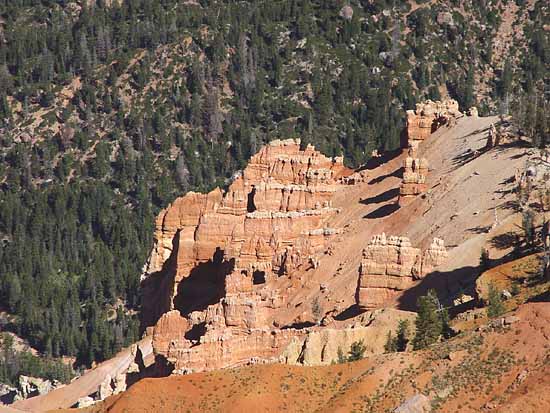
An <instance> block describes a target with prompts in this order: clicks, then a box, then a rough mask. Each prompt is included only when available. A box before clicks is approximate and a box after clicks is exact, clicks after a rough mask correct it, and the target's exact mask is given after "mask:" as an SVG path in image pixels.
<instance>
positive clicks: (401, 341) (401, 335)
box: [395, 320, 409, 352]
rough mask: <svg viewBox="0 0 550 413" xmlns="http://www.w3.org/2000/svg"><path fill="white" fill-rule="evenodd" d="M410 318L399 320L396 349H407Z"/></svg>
mask: <svg viewBox="0 0 550 413" xmlns="http://www.w3.org/2000/svg"><path fill="white" fill-rule="evenodd" d="M408 335H409V320H399V324H398V326H397V337H395V351H400V352H401V351H405V350H406V349H407V344H408V343H409V337H408Z"/></svg>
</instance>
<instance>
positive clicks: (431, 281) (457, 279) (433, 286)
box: [398, 251, 529, 315]
mask: <svg viewBox="0 0 550 413" xmlns="http://www.w3.org/2000/svg"><path fill="white" fill-rule="evenodd" d="M525 255H529V253H527V252H524V253H518V252H517V251H512V252H510V253H509V254H506V255H505V256H503V257H501V258H498V259H489V260H488V262H487V263H486V267H485V268H482V267H481V266H479V265H478V266H475V267H474V266H464V267H461V268H457V269H454V270H450V271H434V272H432V273H430V274H428V275H426V276H425V277H424V278H423V279H422V280H420V282H419V283H418V284H417V285H415V286H414V287H412V288H409V289H408V290H406V291H404V292H403V294H402V295H401V296H400V297H399V299H398V308H399V309H400V310H406V311H417V310H416V300H417V299H418V297H421V296H423V295H426V294H427V293H428V290H435V291H436V293H437V296H438V297H439V299H440V302H441V304H442V305H443V306H444V307H452V304H453V303H452V299H453V298H454V297H456V296H457V295H458V293H459V292H460V291H466V290H472V291H474V294H475V288H472V287H473V286H475V282H476V280H477V279H478V278H479V276H480V275H481V274H482V273H484V272H485V271H487V270H489V269H491V268H494V267H496V266H499V265H502V264H505V263H507V262H510V261H513V260H516V259H519V258H522V257H523V256H525ZM478 302H479V297H477V296H475V297H474V302H473V303H470V304H469V305H468V306H465V308H469V307H470V306H474V305H477V303H478ZM458 312H459V311H456V309H453V311H452V314H455V315H456V314H458Z"/></svg>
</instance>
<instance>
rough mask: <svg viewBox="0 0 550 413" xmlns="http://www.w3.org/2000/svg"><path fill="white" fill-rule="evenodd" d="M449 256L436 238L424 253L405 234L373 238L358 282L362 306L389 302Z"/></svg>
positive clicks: (441, 241) (382, 305)
mask: <svg viewBox="0 0 550 413" xmlns="http://www.w3.org/2000/svg"><path fill="white" fill-rule="evenodd" d="M446 258H447V250H446V249H445V244H444V242H443V240H441V239H438V238H434V240H433V242H432V244H431V245H430V247H429V248H428V249H427V250H426V251H424V252H423V253H422V251H421V250H420V248H414V247H412V245H411V242H410V241H409V239H408V238H406V237H396V236H390V237H386V234H384V233H382V234H381V235H378V236H375V237H373V239H372V240H371V242H370V243H369V245H368V246H367V248H365V249H364V250H363V260H362V262H361V267H360V270H359V274H360V276H359V282H358V284H357V293H356V299H357V304H358V305H359V306H360V307H362V308H380V307H384V306H386V305H388V304H389V303H390V302H391V301H392V300H393V299H395V297H396V296H397V295H398V294H399V293H400V292H402V291H405V290H406V289H408V288H410V287H412V286H413V284H414V281H415V280H419V279H421V278H423V277H424V276H425V275H426V274H428V273H430V272H431V271H433V269H434V268H435V267H437V266H438V265H441V264H442V263H443V262H444V261H445V259H446Z"/></svg>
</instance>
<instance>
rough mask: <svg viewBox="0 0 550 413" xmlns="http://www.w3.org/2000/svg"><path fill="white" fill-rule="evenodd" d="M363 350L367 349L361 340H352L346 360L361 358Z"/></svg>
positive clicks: (363, 353)
mask: <svg viewBox="0 0 550 413" xmlns="http://www.w3.org/2000/svg"><path fill="white" fill-rule="evenodd" d="M365 351H367V347H366V346H365V343H363V340H359V341H354V342H353V343H352V344H351V347H350V350H349V355H348V361H357V360H361V359H362V358H363V357H364V355H365Z"/></svg>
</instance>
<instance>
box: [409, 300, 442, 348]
mask: <svg viewBox="0 0 550 413" xmlns="http://www.w3.org/2000/svg"><path fill="white" fill-rule="evenodd" d="M416 305H417V307H418V313H417V316H416V322H415V324H416V334H415V336H414V339H413V348H414V349H415V350H418V349H422V348H425V347H427V346H429V345H430V344H433V343H435V342H436V341H437V340H438V339H439V336H441V333H442V331H443V323H442V322H441V318H440V316H439V314H438V310H439V300H438V299H437V295H436V294H435V291H434V290H429V291H428V294H426V295H424V296H421V297H419V298H418V301H417V304H416Z"/></svg>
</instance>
